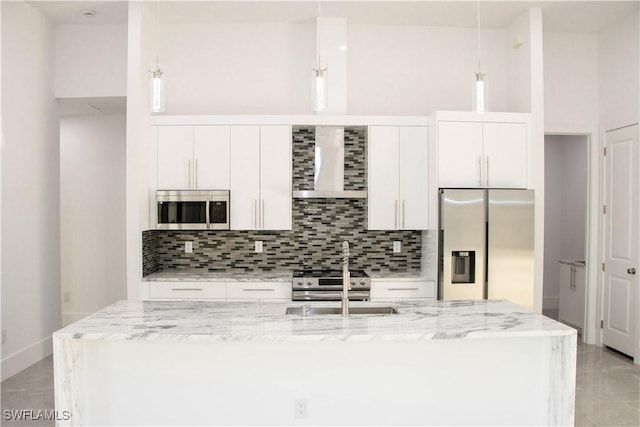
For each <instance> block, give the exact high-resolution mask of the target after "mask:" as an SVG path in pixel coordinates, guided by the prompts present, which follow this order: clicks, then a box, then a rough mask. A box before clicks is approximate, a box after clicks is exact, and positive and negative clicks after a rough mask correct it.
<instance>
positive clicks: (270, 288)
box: [227, 282, 291, 302]
mask: <svg viewBox="0 0 640 427" xmlns="http://www.w3.org/2000/svg"><path fill="white" fill-rule="evenodd" d="M262 300H265V301H274V302H275V301H291V282H228V283H227V301H229V302H233V301H262Z"/></svg>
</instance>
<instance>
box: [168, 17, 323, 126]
mask: <svg viewBox="0 0 640 427" xmlns="http://www.w3.org/2000/svg"><path fill="white" fill-rule="evenodd" d="M160 34H161V38H160V41H159V45H160V46H161V48H160V49H161V51H160V68H162V69H163V70H165V72H166V81H167V92H166V93H167V111H166V113H167V114H288V113H294V114H301V113H305V114H310V113H312V110H311V80H310V79H311V67H312V66H313V65H314V63H315V25H314V23H313V21H308V22H304V23H296V24H281V23H274V24H268V23H267V24H255V23H252V24H218V25H203V24H188V25H186V24H180V25H178V24H174V25H161V27H160Z"/></svg>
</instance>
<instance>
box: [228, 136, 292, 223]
mask: <svg viewBox="0 0 640 427" xmlns="http://www.w3.org/2000/svg"><path fill="white" fill-rule="evenodd" d="M260 196H261V200H260V209H259V211H260V218H259V225H260V228H261V229H263V230H291V127H290V126H280V125H278V126H261V127H260ZM232 207H233V205H232Z"/></svg>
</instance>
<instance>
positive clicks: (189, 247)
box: [184, 240, 193, 254]
mask: <svg viewBox="0 0 640 427" xmlns="http://www.w3.org/2000/svg"><path fill="white" fill-rule="evenodd" d="M184 253H185V254H190V253H193V242H192V241H190V240H189V241H188V242H184Z"/></svg>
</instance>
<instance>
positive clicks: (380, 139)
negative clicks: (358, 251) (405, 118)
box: [368, 126, 401, 230]
mask: <svg viewBox="0 0 640 427" xmlns="http://www.w3.org/2000/svg"><path fill="white" fill-rule="evenodd" d="M399 145H400V131H399V128H398V126H370V127H369V146H368V148H369V150H368V151H369V200H368V205H369V215H368V216H369V221H368V223H369V229H370V230H396V229H398V228H399V226H400V224H399V220H400V218H399V210H400V203H401V201H400V195H399V188H400V173H399V171H400V149H399Z"/></svg>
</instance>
